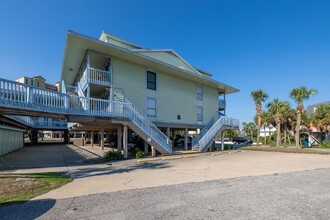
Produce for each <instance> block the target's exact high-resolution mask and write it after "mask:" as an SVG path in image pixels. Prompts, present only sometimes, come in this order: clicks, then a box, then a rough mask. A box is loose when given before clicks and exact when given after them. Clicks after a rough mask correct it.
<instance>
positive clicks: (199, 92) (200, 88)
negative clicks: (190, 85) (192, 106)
mask: <svg viewBox="0 0 330 220" xmlns="http://www.w3.org/2000/svg"><path fill="white" fill-rule="evenodd" d="M196 92H197V100H199V101H203V86H201V85H197V86H196Z"/></svg>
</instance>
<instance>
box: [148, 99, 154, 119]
mask: <svg viewBox="0 0 330 220" xmlns="http://www.w3.org/2000/svg"><path fill="white" fill-rule="evenodd" d="M147 116H148V117H156V99H155V98H150V97H148V98H147Z"/></svg>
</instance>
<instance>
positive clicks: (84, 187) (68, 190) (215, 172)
mask: <svg viewBox="0 0 330 220" xmlns="http://www.w3.org/2000/svg"><path fill="white" fill-rule="evenodd" d="M198 155H200V156H199V157H191V158H184V157H182V159H175V160H158V161H149V162H142V163H138V162H137V160H136V159H132V160H124V161H118V162H113V163H107V164H88V165H86V164H81V165H68V166H67V169H68V172H69V173H70V174H71V176H72V177H73V178H74V181H73V182H72V183H69V184H67V185H65V186H63V187H61V188H59V189H57V190H54V191H51V192H49V193H47V194H44V195H41V196H39V197H37V198H35V200H38V199H63V198H71V197H76V196H85V195H90V194H96V193H105V192H116V191H120V190H127V189H142V188H149V187H157V186H166V185H174V184H182V183H189V182H203V181H207V180H217V179H228V178H235V177H244V176H260V175H269V174H274V173H288V172H295V171H305V170H314V169H320V168H330V156H329V155H318V154H292V153H277V152H257V151H255V152H254V151H249V152H238V153H234V154H228V152H226V153H225V154H222V155H215V156H212V155H211V154H210V153H205V154H198ZM52 169H55V168H52ZM36 171H38V172H44V171H47V172H48V171H49V168H43V169H41V168H38V169H23V170H16V171H15V172H18V173H22V172H36ZM53 171H56V170H53Z"/></svg>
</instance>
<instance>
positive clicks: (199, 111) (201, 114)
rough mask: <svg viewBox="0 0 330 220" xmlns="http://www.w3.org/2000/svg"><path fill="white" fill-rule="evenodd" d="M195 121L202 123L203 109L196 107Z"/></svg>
mask: <svg viewBox="0 0 330 220" xmlns="http://www.w3.org/2000/svg"><path fill="white" fill-rule="evenodd" d="M197 121H203V107H202V106H197Z"/></svg>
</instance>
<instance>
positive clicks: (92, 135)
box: [91, 130, 94, 147]
mask: <svg viewBox="0 0 330 220" xmlns="http://www.w3.org/2000/svg"><path fill="white" fill-rule="evenodd" d="M91 147H94V130H92V131H91Z"/></svg>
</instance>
